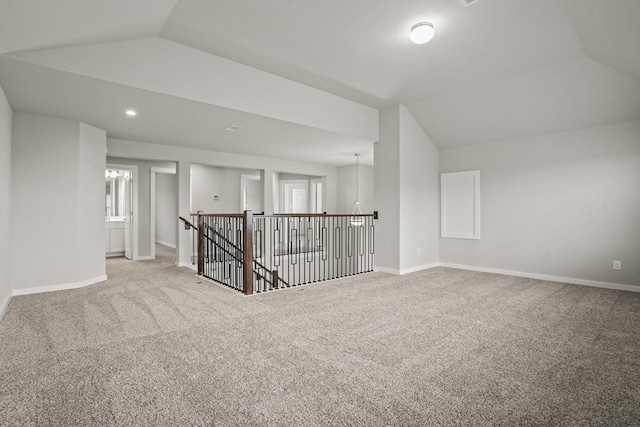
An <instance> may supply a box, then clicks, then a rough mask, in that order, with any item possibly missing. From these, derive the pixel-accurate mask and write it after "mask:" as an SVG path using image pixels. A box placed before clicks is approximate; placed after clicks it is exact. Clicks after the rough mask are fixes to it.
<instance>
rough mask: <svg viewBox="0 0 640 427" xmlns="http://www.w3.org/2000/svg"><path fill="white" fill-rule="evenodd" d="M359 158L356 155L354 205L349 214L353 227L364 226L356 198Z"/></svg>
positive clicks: (357, 193)
mask: <svg viewBox="0 0 640 427" xmlns="http://www.w3.org/2000/svg"><path fill="white" fill-rule="evenodd" d="M359 157H360V154H357V153H356V203H355V204H354V205H353V212H352V213H351V215H352V216H351V219H350V220H351V225H355V226H362V225H363V224H364V218H363V217H362V216H360V215H362V210H361V209H360V202H359V201H358V196H359V192H358V190H359V189H358V187H359V175H360V173H359V172H360V163H359V161H358V158H359Z"/></svg>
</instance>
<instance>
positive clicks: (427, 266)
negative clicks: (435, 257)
mask: <svg viewBox="0 0 640 427" xmlns="http://www.w3.org/2000/svg"><path fill="white" fill-rule="evenodd" d="M436 267H440V263H439V262H432V263H431V264H424V265H419V266H417V267H411V268H405V269H403V270H400V275H403V274H409V273H415V272H416V271H422V270H429V269H431V268H436Z"/></svg>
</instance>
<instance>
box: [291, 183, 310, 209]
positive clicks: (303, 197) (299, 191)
mask: <svg viewBox="0 0 640 427" xmlns="http://www.w3.org/2000/svg"><path fill="white" fill-rule="evenodd" d="M291 202H292V203H291V204H292V210H291V213H306V212H307V210H308V209H307V189H306V188H292V189H291Z"/></svg>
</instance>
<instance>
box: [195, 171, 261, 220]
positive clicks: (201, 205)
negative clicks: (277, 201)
mask: <svg viewBox="0 0 640 427" xmlns="http://www.w3.org/2000/svg"><path fill="white" fill-rule="evenodd" d="M259 173H260V172H259V171H256V170H246V169H236V168H224V167H217V166H207V165H198V164H193V165H191V211H192V212H197V211H199V210H201V211H203V212H205V213H239V212H240V205H241V194H242V193H241V191H240V179H241V175H243V174H246V175H257V174H259ZM214 195H217V196H218V200H217V201H216V200H214V199H213V196H214ZM256 212H259V211H256Z"/></svg>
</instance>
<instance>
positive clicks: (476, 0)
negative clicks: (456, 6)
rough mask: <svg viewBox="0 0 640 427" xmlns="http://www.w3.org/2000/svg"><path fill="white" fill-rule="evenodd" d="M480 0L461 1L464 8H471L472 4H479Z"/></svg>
mask: <svg viewBox="0 0 640 427" xmlns="http://www.w3.org/2000/svg"><path fill="white" fill-rule="evenodd" d="M479 1H480V0H460V3H462V4H463V5H464V6H471V5H472V4H476V3H478V2H479Z"/></svg>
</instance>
